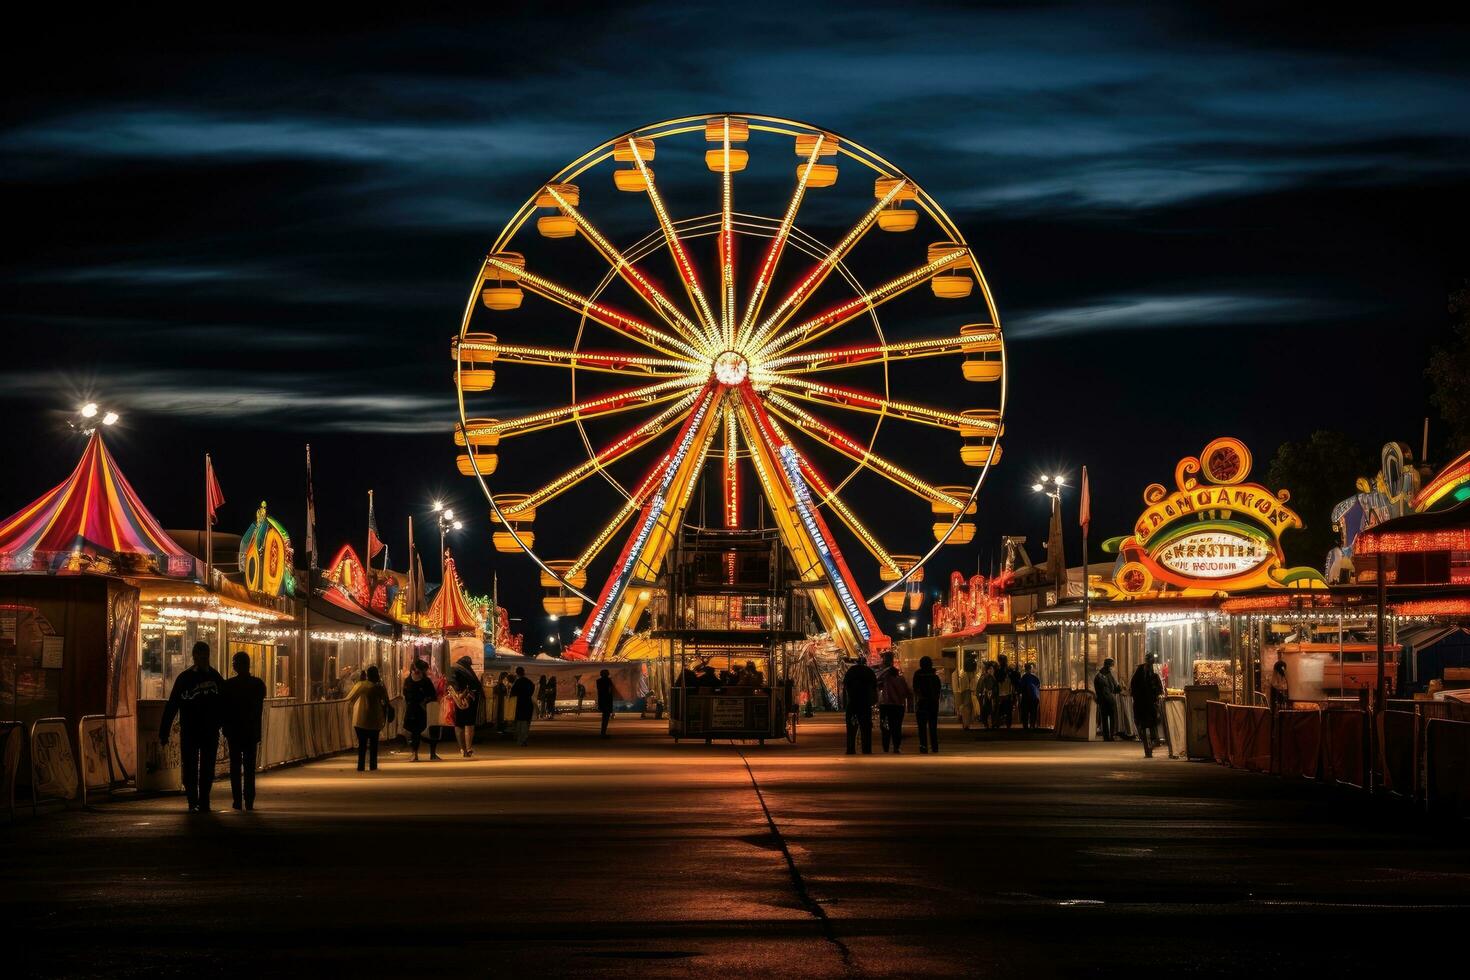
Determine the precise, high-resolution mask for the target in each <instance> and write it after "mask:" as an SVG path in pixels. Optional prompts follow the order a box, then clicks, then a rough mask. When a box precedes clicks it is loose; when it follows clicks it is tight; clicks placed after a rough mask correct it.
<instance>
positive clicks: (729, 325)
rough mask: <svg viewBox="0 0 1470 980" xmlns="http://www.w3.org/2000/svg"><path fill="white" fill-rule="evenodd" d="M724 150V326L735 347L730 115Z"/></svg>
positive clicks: (728, 340) (728, 345) (728, 341)
mask: <svg viewBox="0 0 1470 980" xmlns="http://www.w3.org/2000/svg"><path fill="white" fill-rule="evenodd" d="M723 127H724V134H723V137H724V138H723V140H722V152H723V153H724V167H723V168H722V172H721V174H720V329H721V331H722V333H723V336H724V346H725V348H726V349H727V350H728V349H730V348H732V347H734V346H735V223H734V221H733V220H732V214H731V212H732V208H733V207H734V203H735V202H734V197H735V195H734V193H733V188H732V186H731V184H732V176H731V167H730V117H729V116H726V117H725V120H724V124H723Z"/></svg>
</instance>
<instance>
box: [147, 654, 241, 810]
mask: <svg viewBox="0 0 1470 980" xmlns="http://www.w3.org/2000/svg"><path fill="white" fill-rule="evenodd" d="M193 653H194V666H192V667H190V668H189V669H188V670H186V671H184V672H183V673H182V674H180V675H179V676H178V677H176V678H175V679H174V686H173V690H172V691H170V692H169V695H168V704H167V705H166V706H165V707H164V709H163V720H162V722H161V723H160V724H159V726H158V741H159V742H161V743H162V744H163V745H168V737H169V734H170V733H171V732H172V731H173V727H174V716H175V715H177V716H178V719H179V749H180V752H179V755H180V757H181V759H180V763H181V765H182V766H183V770H184V772H183V778H184V795H185V796H186V797H188V800H189V812H190V813H208V812H209V790H210V787H212V786H213V785H214V760H215V758H216V757H217V756H218V755H219V728H220V723H221V721H222V720H223V717H224V704H223V702H224V688H225V679H224V678H223V677H221V676H220V675H219V671H217V670H215V669H214V668H213V667H211V666H209V644H208V643H205V642H204V641H203V640H200V641H199V642H198V643H196V644H194V651H193Z"/></svg>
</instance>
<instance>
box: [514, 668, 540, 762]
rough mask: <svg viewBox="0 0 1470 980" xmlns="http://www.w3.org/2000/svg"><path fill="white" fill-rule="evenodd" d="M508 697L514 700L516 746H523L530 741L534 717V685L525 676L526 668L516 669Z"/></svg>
mask: <svg viewBox="0 0 1470 980" xmlns="http://www.w3.org/2000/svg"><path fill="white" fill-rule="evenodd" d="M510 696H511V697H513V698H515V699H516V736H515V737H516V744H517V745H525V744H526V743H528V742H529V741H531V719H532V718H533V717H535V715H536V685H535V684H533V683H531V678H529V677H527V676H526V668H524V667H517V668H516V682H515V683H514V684H512V685H511V686H510Z"/></svg>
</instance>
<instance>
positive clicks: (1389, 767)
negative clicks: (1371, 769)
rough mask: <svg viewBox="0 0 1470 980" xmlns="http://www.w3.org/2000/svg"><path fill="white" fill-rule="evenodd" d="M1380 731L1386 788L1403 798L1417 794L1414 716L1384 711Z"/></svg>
mask: <svg viewBox="0 0 1470 980" xmlns="http://www.w3.org/2000/svg"><path fill="white" fill-rule="evenodd" d="M1380 717H1381V719H1382V722H1381V724H1382V727H1381V728H1380V729H1379V733H1378V734H1379V742H1378V745H1379V765H1380V766H1381V767H1382V770H1383V784H1384V786H1385V788H1387V789H1389V790H1392V791H1393V792H1395V793H1399V794H1402V795H1404V796H1410V795H1412V794H1413V792H1414V724H1415V721H1414V715H1413V712H1410V711H1385V712H1384V713H1383V714H1382V715H1381V716H1380Z"/></svg>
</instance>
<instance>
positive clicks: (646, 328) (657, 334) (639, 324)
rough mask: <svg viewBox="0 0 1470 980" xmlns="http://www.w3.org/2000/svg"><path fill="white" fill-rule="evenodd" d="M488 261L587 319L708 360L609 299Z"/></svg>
mask: <svg viewBox="0 0 1470 980" xmlns="http://www.w3.org/2000/svg"><path fill="white" fill-rule="evenodd" d="M485 264H486V265H487V266H490V267H491V268H495V269H500V270H502V271H511V272H514V274H515V275H516V276H518V277H519V279H520V282H521V284H522V285H524V286H525V287H526V288H527V289H529V290H531V292H533V293H535V294H536V295H537V296H540V297H541V298H543V299H548V300H551V301H552V302H553V303H557V304H559V305H561V306H564V307H566V308H567V309H569V310H571V311H572V312H574V313H578V314H584V315H585V316H586V317H587V319H589V320H592V321H593V322H595V323H600V324H602V325H603V326H604V327H607V328H608V329H609V330H612V331H614V332H616V333H619V334H622V335H623V336H624V337H627V338H629V339H630V340H636V341H637V342H638V343H640V344H643V345H644V346H645V347H649V348H652V349H653V350H656V351H658V352H659V353H660V354H667V355H668V356H670V357H677V356H678V354H676V353H675V351H678V352H680V353H682V354H684V355H686V356H688V357H690V358H693V359H694V360H695V361H703V360H705V357H704V355H703V354H702V353H701V352H700V351H699V350H698V349H697V348H695V347H694V346H693V345H691V344H690V343H689V342H688V341H686V340H685V339H683V338H682V337H676V336H674V335H673V334H669V333H665V332H664V331H662V330H660V329H658V328H657V327H654V326H650V325H649V324H647V323H644V322H643V321H642V320H637V319H634V318H633V317H630V316H627V315H626V314H623V313H619V312H618V311H616V310H614V309H612V308H611V307H610V306H608V305H607V304H605V303H601V302H599V301H597V300H594V299H592V298H591V297H590V296H584V295H582V294H581V293H579V292H576V291H575V290H572V289H568V288H567V287H565V286H563V285H560V284H559V283H555V282H552V281H551V280H550V279H547V278H546V277H545V276H542V275H538V274H537V273H535V272H532V271H530V270H528V269H520V268H517V267H516V266H512V265H510V264H509V263H507V262H503V261H501V260H500V259H497V258H494V257H491V258H489V259H486V261H485Z"/></svg>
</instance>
